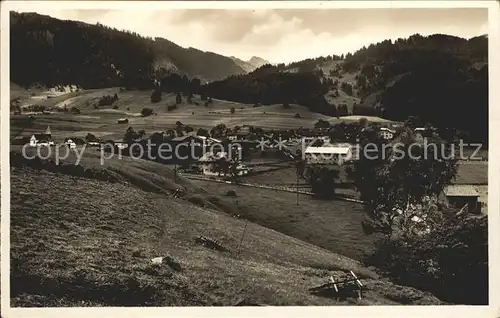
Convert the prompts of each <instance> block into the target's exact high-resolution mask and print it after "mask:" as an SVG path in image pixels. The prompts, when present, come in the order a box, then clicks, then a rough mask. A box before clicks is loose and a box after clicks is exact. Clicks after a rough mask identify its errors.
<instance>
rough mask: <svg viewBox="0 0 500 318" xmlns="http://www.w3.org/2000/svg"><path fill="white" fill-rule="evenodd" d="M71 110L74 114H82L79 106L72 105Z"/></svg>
mask: <svg viewBox="0 0 500 318" xmlns="http://www.w3.org/2000/svg"><path fill="white" fill-rule="evenodd" d="M71 112H72V113H73V114H80V110H79V109H78V108H76V107H71Z"/></svg>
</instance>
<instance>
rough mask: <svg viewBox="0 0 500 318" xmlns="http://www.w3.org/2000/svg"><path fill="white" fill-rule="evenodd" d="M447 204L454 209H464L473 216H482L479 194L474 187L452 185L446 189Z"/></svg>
mask: <svg viewBox="0 0 500 318" xmlns="http://www.w3.org/2000/svg"><path fill="white" fill-rule="evenodd" d="M443 192H444V195H445V202H446V203H447V204H448V205H449V206H450V207H453V208H456V209H462V208H465V207H466V206H467V207H466V211H467V212H469V213H473V214H481V204H480V202H479V193H478V192H477V191H476V189H474V187H473V186H472V185H450V186H448V187H446V188H445V189H444V191H443Z"/></svg>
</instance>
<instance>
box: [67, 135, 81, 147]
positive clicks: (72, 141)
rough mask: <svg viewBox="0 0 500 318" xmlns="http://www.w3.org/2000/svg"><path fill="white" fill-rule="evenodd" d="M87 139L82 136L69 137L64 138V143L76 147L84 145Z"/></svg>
mask: <svg viewBox="0 0 500 318" xmlns="http://www.w3.org/2000/svg"><path fill="white" fill-rule="evenodd" d="M85 143H86V142H85V139H83V138H80V137H67V138H64V144H65V145H68V146H69V147H70V148H76V146H82V145H84V144H85Z"/></svg>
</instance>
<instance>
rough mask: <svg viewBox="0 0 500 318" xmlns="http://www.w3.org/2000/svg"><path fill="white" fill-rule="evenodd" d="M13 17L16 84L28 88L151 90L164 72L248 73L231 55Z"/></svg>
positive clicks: (24, 16) (211, 75)
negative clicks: (67, 86) (37, 85)
mask: <svg viewBox="0 0 500 318" xmlns="http://www.w3.org/2000/svg"><path fill="white" fill-rule="evenodd" d="M10 19H11V21H10V25H11V26H10V32H11V35H10V41H11V54H10V60H11V64H10V69H11V81H12V82H14V83H16V84H19V85H23V86H28V85H31V84H33V83H40V84H43V85H46V86H52V85H56V84H77V85H80V86H82V87H83V88H100V87H111V86H130V87H134V88H151V87H152V81H151V77H152V76H154V75H157V74H158V73H161V72H160V71H161V70H163V72H165V71H168V70H170V71H176V72H178V73H180V74H181V75H187V76H189V77H198V78H199V79H201V80H204V81H210V80H217V79H223V78H225V77H227V76H229V75H233V74H240V73H245V71H244V70H243V69H242V68H241V67H239V66H238V65H236V64H235V62H234V61H233V60H232V59H231V58H229V57H226V56H222V55H219V54H215V53H211V52H203V51H200V50H196V49H193V48H188V49H186V48H183V47H180V46H178V45H176V44H175V43H172V42H170V41H168V40H165V39H162V38H155V39H153V38H147V37H142V36H140V35H139V34H136V33H131V32H124V31H119V30H117V29H113V28H109V27H106V26H104V25H101V24H97V25H91V24H86V23H82V22H76V21H62V20H58V19H54V18H51V17H48V16H43V15H39V14H35V13H21V14H20V13H16V12H11V15H10Z"/></svg>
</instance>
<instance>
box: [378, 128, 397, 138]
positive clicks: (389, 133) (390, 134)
mask: <svg viewBox="0 0 500 318" xmlns="http://www.w3.org/2000/svg"><path fill="white" fill-rule="evenodd" d="M379 134H380V137H382V138H383V139H385V140H392V139H394V135H395V134H396V131H395V130H392V129H390V128H387V127H381V128H380V130H379Z"/></svg>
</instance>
